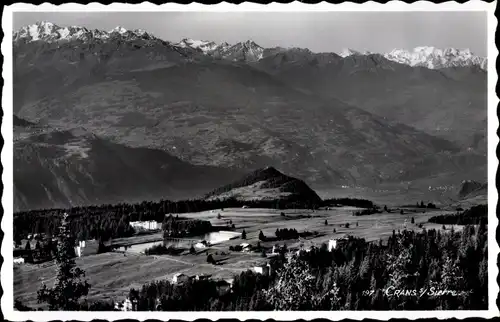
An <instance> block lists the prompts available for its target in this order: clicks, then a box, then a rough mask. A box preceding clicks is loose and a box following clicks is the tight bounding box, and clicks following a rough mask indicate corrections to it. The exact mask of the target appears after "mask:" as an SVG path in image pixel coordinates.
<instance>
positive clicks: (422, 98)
mask: <svg viewBox="0 0 500 322" xmlns="http://www.w3.org/2000/svg"><path fill="white" fill-rule="evenodd" d="M282 55H283V53H280V54H276V55H274V56H269V57H266V58H264V59H262V60H260V61H259V62H258V64H257V67H259V68H261V69H262V70H265V71H267V72H269V73H271V74H273V75H274V76H275V77H277V78H279V79H281V80H282V81H284V82H286V83H287V84H289V85H290V86H293V87H295V88H297V89H300V90H302V91H306V92H308V93H316V94H318V95H321V96H322V97H324V98H337V99H340V100H342V101H344V102H346V103H348V104H352V105H354V106H357V107H360V108H362V109H364V110H365V111H368V112H370V113H373V114H376V115H378V116H380V117H382V118H384V119H385V120H387V121H389V122H397V123H403V124H407V125H410V126H412V127H414V128H416V129H418V130H421V131H424V132H426V133H429V134H431V135H436V136H440V137H442V138H445V139H448V140H451V141H454V142H457V143H458V144H459V145H460V146H462V147H463V148H464V149H467V148H471V149H474V150H477V151H478V153H485V150H486V145H485V144H484V142H485V141H481V138H482V137H484V136H485V131H486V127H485V122H486V116H487V109H486V104H487V103H486V93H487V91H486V73H485V72H484V71H483V70H481V69H480V68H477V67H463V68H448V69H441V70H430V69H427V68H423V67H416V68H412V67H409V66H406V65H402V64H398V63H394V62H391V61H389V60H387V59H385V58H384V57H382V56H380V55H368V56H359V55H357V56H348V57H346V58H344V59H332V60H331V62H328V63H325V64H322V65H312V64H311V63H310V60H311V58H310V57H308V58H307V59H302V60H290V62H285V63H283V59H280V57H281V56H282ZM277 59H280V60H279V62H276V60H277ZM478 143H483V144H478Z"/></svg>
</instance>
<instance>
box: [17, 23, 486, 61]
mask: <svg viewBox="0 0 500 322" xmlns="http://www.w3.org/2000/svg"><path fill="white" fill-rule="evenodd" d="M114 36H119V37H121V38H122V39H123V40H136V39H145V40H158V41H160V40H161V39H159V38H157V37H155V36H153V35H152V34H151V33H148V32H146V31H144V30H141V29H135V30H127V29H125V28H123V27H121V26H118V27H116V28H114V29H112V30H110V31H103V30H98V29H94V30H91V29H88V28H85V27H79V26H71V27H60V26H58V25H55V24H53V23H51V22H47V21H42V22H37V23H35V24H32V25H29V26H25V27H22V28H21V29H20V30H18V31H16V32H14V35H13V39H14V41H24V42H33V41H45V42H64V41H72V40H79V41H84V42H85V41H90V40H100V41H107V40H109V39H110V38H113V37H114ZM161 41H163V40H161ZM167 43H169V44H172V45H173V46H175V47H179V48H184V49H186V48H189V49H192V50H195V51H198V52H200V53H202V54H204V55H207V56H210V57H214V58H217V59H226V60H231V61H243V62H249V63H251V62H256V61H259V60H261V59H262V58H265V57H267V56H268V55H273V54H276V52H278V51H281V52H283V51H289V50H291V51H294V50H297V48H279V50H277V48H278V47H276V48H264V47H261V46H259V45H258V44H256V43H255V42H254V41H251V40H247V41H242V42H238V43H236V44H232V45H231V44H228V43H226V42H224V43H220V44H218V43H216V42H214V41H207V40H195V39H191V38H184V39H182V40H181V41H180V42H177V43H173V42H170V41H168V42H167ZM307 50H308V49H307ZM309 52H310V51H309ZM310 54H311V55H313V56H315V55H318V54H322V53H312V52H310ZM323 54H324V53H323ZM335 54H336V55H337V56H339V57H342V58H346V57H349V56H352V55H363V56H366V55H371V54H374V53H372V52H368V51H365V52H360V51H357V50H353V49H344V50H342V51H341V52H339V53H335ZM380 54H381V55H383V56H384V57H385V58H386V59H388V60H391V61H394V62H397V63H401V64H405V65H409V66H421V67H426V68H430V69H439V68H449V67H465V66H479V67H480V68H482V69H484V70H486V68H487V58H485V57H479V56H477V55H474V54H473V53H472V52H471V51H470V50H469V49H456V48H446V49H437V48H434V47H426V46H420V47H416V48H414V49H413V50H404V49H394V50H392V51H391V52H389V53H380Z"/></svg>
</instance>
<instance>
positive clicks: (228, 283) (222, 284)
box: [216, 278, 234, 295]
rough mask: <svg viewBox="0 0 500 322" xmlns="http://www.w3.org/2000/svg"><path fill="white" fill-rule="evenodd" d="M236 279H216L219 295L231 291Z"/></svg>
mask: <svg viewBox="0 0 500 322" xmlns="http://www.w3.org/2000/svg"><path fill="white" fill-rule="evenodd" d="M233 282H234V279H232V278H230V279H225V280H218V281H216V287H217V292H218V293H219V295H224V294H227V293H230V292H231V289H232V287H233Z"/></svg>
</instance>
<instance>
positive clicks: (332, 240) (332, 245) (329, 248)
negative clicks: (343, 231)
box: [328, 239, 337, 252]
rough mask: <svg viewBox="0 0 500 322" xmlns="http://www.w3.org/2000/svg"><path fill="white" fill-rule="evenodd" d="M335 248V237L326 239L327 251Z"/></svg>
mask: <svg viewBox="0 0 500 322" xmlns="http://www.w3.org/2000/svg"><path fill="white" fill-rule="evenodd" d="M335 248H337V240H336V239H330V240H329V241H328V251H329V252H331V251H332V250H334V249H335Z"/></svg>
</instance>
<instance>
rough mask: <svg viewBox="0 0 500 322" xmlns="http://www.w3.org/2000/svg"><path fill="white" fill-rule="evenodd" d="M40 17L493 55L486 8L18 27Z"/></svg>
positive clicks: (280, 42)
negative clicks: (40, 23)
mask: <svg viewBox="0 0 500 322" xmlns="http://www.w3.org/2000/svg"><path fill="white" fill-rule="evenodd" d="M37 21H50V22H53V23H55V24H57V25H60V26H71V25H77V26H84V27H87V28H92V29H94V28H97V29H104V30H110V29H112V28H114V27H116V26H122V27H124V28H126V29H136V28H137V29H144V30H146V31H149V32H151V33H152V34H153V35H155V36H157V37H159V38H162V39H164V40H169V41H179V40H181V39H182V38H193V39H201V40H213V41H216V42H222V41H227V42H228V43H236V42H238V41H244V40H248V39H251V40H254V41H255V42H256V43H258V44H259V45H261V46H263V47H275V46H282V47H290V46H294V47H307V48H309V49H310V50H312V51H315V52H323V51H326V52H339V51H340V50H342V49H343V48H351V49H356V50H360V51H365V50H368V51H372V52H388V51H390V50H392V49H394V48H404V49H412V48H414V47H417V46H434V47H437V48H446V47H455V48H470V49H471V50H472V51H473V52H474V53H476V54H477V55H481V56H486V54H487V43H486V42H487V32H486V13H483V12H302V13H298V12H281V13H277V12H254V13H252V12H230V13H221V12H217V13H214V12H134V13H129V12H103V13H95V12H82V13H65V12H52V13H50V12H18V13H15V14H14V30H17V29H19V28H20V27H22V26H25V25H28V24H32V23H35V22H37Z"/></svg>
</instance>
